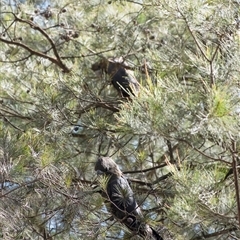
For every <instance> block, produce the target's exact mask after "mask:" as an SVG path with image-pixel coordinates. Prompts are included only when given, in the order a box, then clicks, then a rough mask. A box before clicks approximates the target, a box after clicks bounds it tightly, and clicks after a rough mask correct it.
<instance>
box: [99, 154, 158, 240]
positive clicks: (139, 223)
mask: <svg viewBox="0 0 240 240" xmlns="http://www.w3.org/2000/svg"><path fill="white" fill-rule="evenodd" d="M95 171H97V172H98V174H104V175H105V176H107V177H108V182H107V188H106V194H107V199H108V200H109V202H110V210H111V213H112V214H113V216H114V217H115V218H116V219H117V220H119V221H120V222H121V223H123V224H124V225H125V226H126V227H127V228H128V229H130V230H131V231H132V232H135V233H136V234H138V235H140V236H141V237H143V238H144V239H155V240H163V238H162V237H161V236H160V235H159V234H158V233H157V232H156V231H155V230H154V229H153V228H151V227H150V226H149V225H148V224H146V223H144V222H143V217H142V213H141V210H140V208H139V206H138V204H137V202H136V199H135V197H134V194H133V191H132V189H131V187H130V185H129V183H128V181H127V179H126V178H125V177H124V176H123V174H122V172H121V170H120V169H119V167H118V165H117V164H116V163H115V162H114V161H113V160H112V158H110V157H99V158H98V160H97V162H96V165H95Z"/></svg>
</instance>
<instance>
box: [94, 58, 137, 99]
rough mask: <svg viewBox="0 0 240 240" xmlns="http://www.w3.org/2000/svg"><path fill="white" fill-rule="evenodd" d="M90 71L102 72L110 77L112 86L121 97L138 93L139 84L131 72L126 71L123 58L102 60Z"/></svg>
mask: <svg viewBox="0 0 240 240" xmlns="http://www.w3.org/2000/svg"><path fill="white" fill-rule="evenodd" d="M92 70H93V71H97V70H102V71H104V72H105V73H107V74H108V75H109V76H110V79H111V82H112V84H113V86H114V87H115V88H116V89H117V90H118V92H119V93H120V94H121V96H122V97H129V96H130V94H132V95H136V93H137V92H138V91H139V83H138V81H137V80H136V78H135V77H134V75H133V71H131V70H129V69H127V64H126V62H124V60H123V58H121V57H120V58H109V59H107V58H103V59H101V60H100V61H99V62H97V63H94V64H93V65H92Z"/></svg>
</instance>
